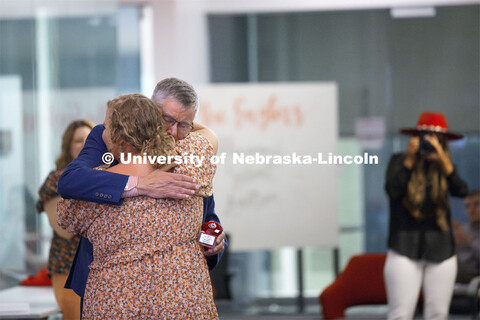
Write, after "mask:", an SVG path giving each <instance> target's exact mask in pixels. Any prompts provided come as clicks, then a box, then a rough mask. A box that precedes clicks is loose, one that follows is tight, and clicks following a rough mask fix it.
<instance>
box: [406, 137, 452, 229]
mask: <svg viewBox="0 0 480 320" xmlns="http://www.w3.org/2000/svg"><path fill="white" fill-rule="evenodd" d="M437 137H438V140H439V142H440V144H441V146H442V148H443V150H444V151H445V153H446V154H447V156H448V157H450V149H449V147H448V143H447V139H446V137H445V136H443V135H442V134H437ZM427 163H428V162H427V161H426V160H424V159H422V158H419V159H418V160H417V162H416V163H415V166H414V167H413V171H412V175H411V177H410V180H409V182H408V186H407V194H406V196H405V199H404V205H405V206H406V207H407V209H408V210H409V212H410V214H411V215H412V216H413V217H414V218H415V219H417V220H424V219H426V218H428V216H427V215H426V214H425V213H424V212H422V211H421V210H422V206H423V203H424V201H425V198H426V197H427V196H428V197H430V200H431V201H432V203H434V204H435V212H434V213H433V214H434V215H435V219H436V222H437V225H438V226H439V228H440V229H441V230H443V231H448V230H449V227H448V221H447V212H448V211H449V205H448V194H447V192H448V183H447V177H446V175H445V173H444V172H443V170H442V167H441V166H440V164H439V163H437V162H431V163H430V164H429V165H428V166H427ZM428 183H430V184H431V192H430V194H428V195H427V194H426V193H427V192H426V191H427V184H428ZM427 214H430V213H427Z"/></svg>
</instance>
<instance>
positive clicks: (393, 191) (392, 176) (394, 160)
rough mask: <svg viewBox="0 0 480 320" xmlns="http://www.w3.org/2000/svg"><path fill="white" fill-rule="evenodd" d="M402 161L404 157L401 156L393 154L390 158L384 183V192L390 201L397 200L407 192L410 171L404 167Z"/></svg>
mask: <svg viewBox="0 0 480 320" xmlns="http://www.w3.org/2000/svg"><path fill="white" fill-rule="evenodd" d="M404 161H405V156H404V155H402V154H395V155H393V156H392V157H391V158H390V162H389V164H388V169H387V174H386V182H385V190H386V191H387V194H388V196H389V197H390V199H399V198H401V197H403V196H405V193H406V192H407V186H408V181H409V180H410V177H411V175H412V170H411V169H409V168H407V167H406V166H405V163H404Z"/></svg>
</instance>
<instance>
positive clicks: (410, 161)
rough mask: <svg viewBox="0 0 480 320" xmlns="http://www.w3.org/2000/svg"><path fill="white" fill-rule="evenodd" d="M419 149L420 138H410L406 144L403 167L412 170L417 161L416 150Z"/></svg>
mask: <svg viewBox="0 0 480 320" xmlns="http://www.w3.org/2000/svg"><path fill="white" fill-rule="evenodd" d="M419 147H420V138H419V137H416V136H415V137H411V138H410V140H409V141H408V144H407V150H406V151H407V157H406V158H405V160H404V161H403V165H404V166H405V167H407V168H408V169H412V168H413V166H414V165H415V162H416V161H417V153H418V148H419Z"/></svg>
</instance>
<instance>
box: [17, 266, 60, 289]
mask: <svg viewBox="0 0 480 320" xmlns="http://www.w3.org/2000/svg"><path fill="white" fill-rule="evenodd" d="M47 273H48V271H47V267H45V268H42V269H40V270H39V271H38V272H37V274H35V275H33V276H29V277H28V278H26V279H24V280H23V281H22V282H20V285H21V286H51V285H52V280H51V279H50V278H49V277H48V274H47Z"/></svg>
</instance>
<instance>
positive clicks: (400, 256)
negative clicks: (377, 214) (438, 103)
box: [384, 112, 467, 319]
mask: <svg viewBox="0 0 480 320" xmlns="http://www.w3.org/2000/svg"><path fill="white" fill-rule="evenodd" d="M401 133H403V134H409V135H413V136H412V137H411V138H410V140H409V142H408V145H407V148H406V152H405V153H401V154H395V155H393V156H392V158H391V159H390V163H389V165H388V169H387V177H386V185H385V188H386V191H387V193H388V196H389V200H390V226H389V237H388V248H389V250H388V253H387V261H386V263H385V268H384V277H385V284H386V289H387V298H388V319H413V317H414V312H415V307H416V304H417V301H418V296H419V293H420V289H421V288H422V287H423V299H424V318H425V319H447V318H448V310H449V305H450V300H451V297H452V292H453V286H454V283H455V276H456V273H457V262H456V256H455V247H454V241H453V234H452V225H451V217H450V204H449V198H448V197H449V194H450V195H452V196H456V197H464V196H465V195H466V194H467V184H466V183H465V182H464V181H463V180H462V179H461V178H460V177H459V176H458V174H457V172H456V170H455V168H454V166H453V164H452V161H451V157H450V150H449V148H448V140H454V139H460V138H462V136H461V135H459V134H455V133H452V132H449V131H448V126H447V122H446V120H445V117H444V115H443V114H441V113H433V112H424V113H422V114H421V116H420V118H419V120H418V123H417V126H416V128H412V129H404V130H401Z"/></svg>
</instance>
